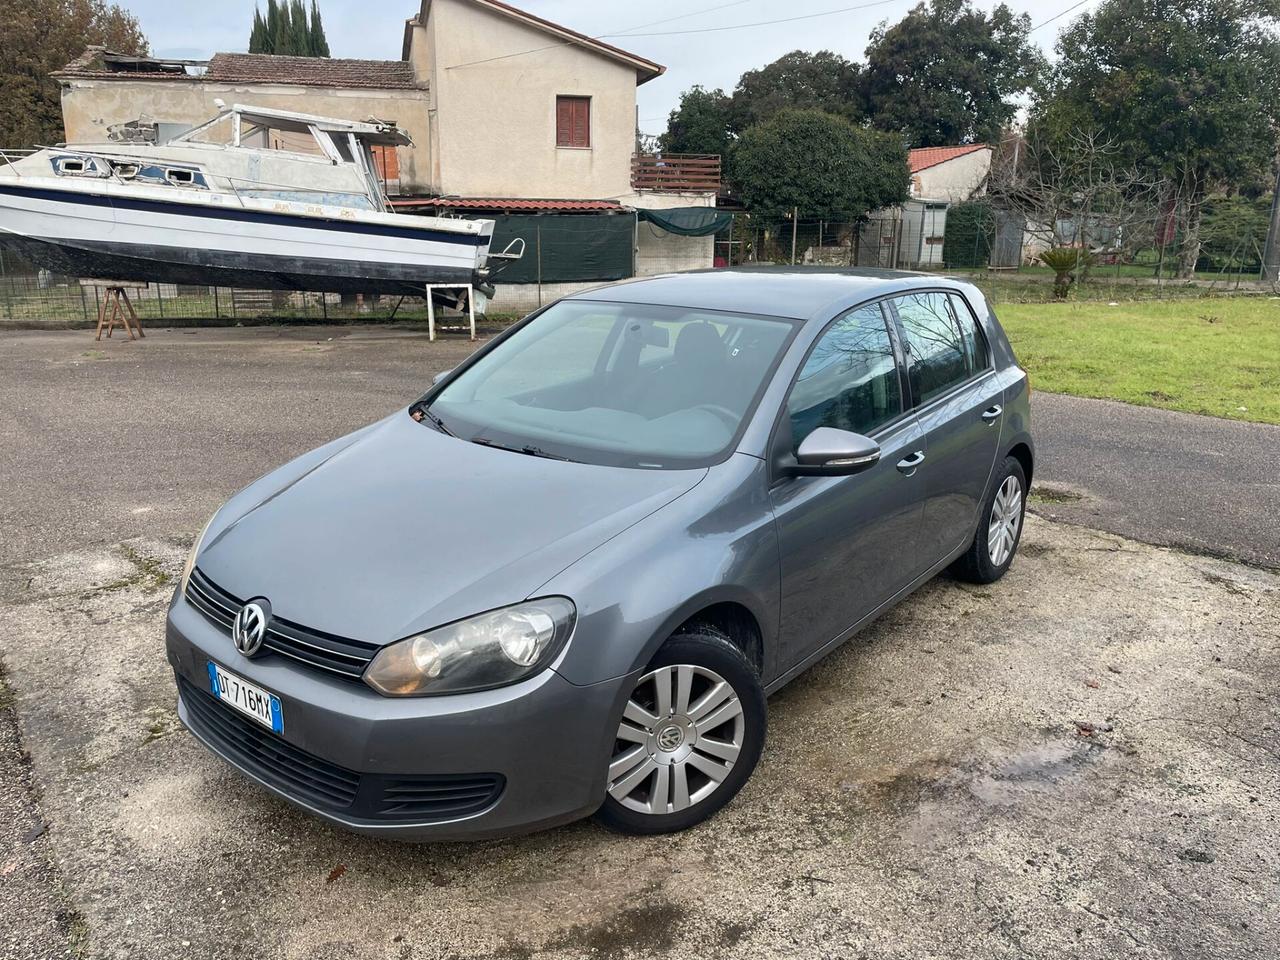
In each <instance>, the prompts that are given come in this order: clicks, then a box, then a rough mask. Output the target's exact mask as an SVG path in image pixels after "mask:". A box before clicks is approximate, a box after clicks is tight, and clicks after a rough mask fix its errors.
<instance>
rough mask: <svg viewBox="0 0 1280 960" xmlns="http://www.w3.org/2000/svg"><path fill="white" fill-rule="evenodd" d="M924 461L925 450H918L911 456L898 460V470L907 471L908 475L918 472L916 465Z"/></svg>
mask: <svg viewBox="0 0 1280 960" xmlns="http://www.w3.org/2000/svg"><path fill="white" fill-rule="evenodd" d="M922 463H924V451H923V450H917V451H916V452H915V453H913V454H912V455H911V456H909V457H906V458H905V459H902V460H899V461H898V471H899V472H900V473H905V474H906V475H907V476H908V477H909V476H911V475H912V474H913V473H915V472H916V467H918V466H920V464H922Z"/></svg>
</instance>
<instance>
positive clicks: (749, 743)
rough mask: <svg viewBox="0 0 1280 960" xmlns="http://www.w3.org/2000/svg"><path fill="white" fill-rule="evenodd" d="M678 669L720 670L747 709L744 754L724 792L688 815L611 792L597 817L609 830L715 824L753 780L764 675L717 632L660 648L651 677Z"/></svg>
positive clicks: (682, 637) (761, 732)
mask: <svg viewBox="0 0 1280 960" xmlns="http://www.w3.org/2000/svg"><path fill="white" fill-rule="evenodd" d="M677 664H692V665H694V666H699V667H706V668H707V669H709V670H714V671H715V672H716V673H718V674H720V676H722V677H723V678H724V679H725V680H726V681H727V682H728V683H729V685H730V686H731V687H733V690H734V692H735V693H736V694H737V695H738V700H739V702H740V703H741V704H742V715H743V720H744V730H743V743H742V751H741V752H740V753H739V754H738V759H737V761H736V762H735V763H734V766H733V769H732V770H731V771H730V772H729V776H727V777H726V778H725V779H724V782H722V783H721V784H720V786H719V788H718V789H716V790H715V791H714V792H713V793H712V794H711V796H709V797H707V798H706V799H704V800H702V801H700V802H699V803H696V804H694V805H693V806H691V807H689V808H688V809H686V810H680V811H678V812H676V813H666V814H647V813H639V812H637V811H635V810H630V809H628V808H627V807H624V806H623V805H622V804H620V803H619V802H618V801H617V800H615V799H613V797H611V796H609V795H608V794H607V793H606V795H605V799H604V803H603V805H602V806H601V807H600V810H599V811H598V812H597V813H596V817H597V819H599V820H600V821H601V822H602V823H604V824H605V825H606V826H608V827H611V828H613V829H615V830H619V831H621V832H623V833H636V834H656V833H673V832H675V831H678V830H685V829H688V828H689V827H692V826H694V825H695V824H698V823H701V822H703V821H704V820H707V819H709V818H710V817H712V816H714V815H715V814H716V813H717V812H718V811H719V810H720V809H722V808H723V807H724V806H725V804H727V803H728V802H729V801H730V800H732V799H733V798H734V797H735V796H737V794H738V791H739V790H741V789H742V786H743V784H745V783H746V782H747V780H748V779H749V778H750V777H751V774H752V772H753V771H754V770H755V768H756V764H757V763H758V762H759V760H760V754H761V752H762V751H763V749H764V741H765V732H766V728H767V725H768V720H767V708H766V705H765V696H764V689H763V687H762V686H761V684H760V675H759V673H758V672H757V671H756V668H755V667H754V666H753V665H752V664H751V662H750V661H749V660H747V658H746V656H745V655H744V654H743V653H742V651H741V650H740V649H739V648H738V647H737V645H736V644H734V643H733V641H732V640H730V639H729V638H728V637H727V636H725V635H724V634H722V633H719V632H716V631H712V630H702V629H699V630H694V631H687V632H684V633H678V634H676V635H674V636H673V637H671V639H670V640H668V641H667V642H666V643H664V644H663V645H662V646H661V647H660V648H659V650H658V652H657V653H656V654H655V655H654V657H653V659H652V660H651V661H650V662H649V665H648V667H647V668H646V669H645V673H648V672H649V671H650V670H656V669H658V668H659V667H670V666H674V665H677ZM629 695H630V691H628V696H629Z"/></svg>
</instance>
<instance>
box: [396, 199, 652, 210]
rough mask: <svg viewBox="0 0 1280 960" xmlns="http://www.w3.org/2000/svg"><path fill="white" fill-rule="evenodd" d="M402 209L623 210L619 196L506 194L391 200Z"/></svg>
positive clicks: (397, 207)
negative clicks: (545, 197) (574, 197)
mask: <svg viewBox="0 0 1280 960" xmlns="http://www.w3.org/2000/svg"><path fill="white" fill-rule="evenodd" d="M391 206H393V207H395V208H396V209H397V210H399V209H413V208H423V207H431V208H435V209H438V210H446V209H447V210H501V211H503V212H504V213H621V212H622V211H623V210H625V209H626V208H625V207H623V206H622V204H620V203H618V201H617V200H525V199H513V198H505V197H422V198H414V199H404V200H392V201H391Z"/></svg>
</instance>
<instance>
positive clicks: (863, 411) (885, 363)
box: [787, 304, 902, 448]
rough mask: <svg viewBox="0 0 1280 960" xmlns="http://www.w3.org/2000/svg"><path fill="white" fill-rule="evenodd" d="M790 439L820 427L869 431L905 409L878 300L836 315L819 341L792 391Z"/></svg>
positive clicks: (796, 444) (796, 439)
mask: <svg viewBox="0 0 1280 960" xmlns="http://www.w3.org/2000/svg"><path fill="white" fill-rule="evenodd" d="M787 413H788V414H789V415H790V417H791V442H792V444H793V445H794V447H795V448H798V447H799V446H800V443H801V441H803V440H804V438H805V437H807V436H808V435H809V434H810V433H812V432H813V431H814V430H816V429H817V428H818V427H835V428H837V429H839V430H849V431H851V432H853V433H862V434H868V433H871V432H873V431H875V430H876V429H877V428H878V427H880V426H882V425H884V424H885V423H888V422H889V421H890V420H892V419H894V418H895V417H897V416H898V415H899V414H900V413H902V390H901V387H900V385H899V380H898V367H897V362H896V361H895V359H894V356H893V342H892V341H891V340H890V339H889V330H888V327H887V326H886V325H885V320H884V314H883V313H882V312H881V310H880V306H879V304H870V305H868V306H865V307H859V308H858V309H857V310H854V311H852V312H850V313H849V314H847V315H845V316H844V317H841V318H840V319H839V320H836V321H835V322H834V323H833V324H831V326H830V327H828V328H827V330H826V332H825V333H823V335H822V337H821V338H820V339H819V340H818V342H817V343H816V344H814V347H813V352H812V353H810V354H809V358H808V359H807V360H806V361H805V364H804V367H803V368H802V369H801V371H800V376H799V377H798V378H797V379H796V382H795V385H794V386H793V387H792V388H791V395H790V396H789V397H787Z"/></svg>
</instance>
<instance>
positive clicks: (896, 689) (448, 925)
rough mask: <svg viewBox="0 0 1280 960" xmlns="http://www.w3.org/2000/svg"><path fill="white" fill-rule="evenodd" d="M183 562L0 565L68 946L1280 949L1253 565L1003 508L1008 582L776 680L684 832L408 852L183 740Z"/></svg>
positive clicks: (1044, 952)
mask: <svg viewBox="0 0 1280 960" xmlns="http://www.w3.org/2000/svg"><path fill="white" fill-rule="evenodd" d="M183 556H184V546H183V545H182V544H179V543H169V542H166V541H162V540H152V539H146V538H138V539H134V540H130V541H128V542H127V543H126V544H124V545H117V546H109V547H102V548H96V549H86V550H80V551H76V552H74V553H69V554H66V555H63V556H55V557H52V558H50V559H48V560H45V561H41V562H39V563H33V564H25V565H21V566H20V567H14V568H11V569H9V570H8V571H6V575H7V576H6V584H7V586H6V593H5V594H4V597H5V603H4V606H3V617H4V621H5V623H6V624H7V629H6V630H5V631H3V632H0V656H3V658H4V661H5V663H6V665H7V667H8V672H9V685H10V690H11V693H10V695H9V696H10V698H11V700H12V703H13V705H14V707H15V709H16V711H17V714H18V716H19V718H20V721H21V729H22V734H23V738H24V741H25V743H26V744H27V746H28V749H29V751H30V753H31V758H32V764H33V766H32V771H33V777H34V781H35V783H36V785H37V787H38V790H39V794H40V798H41V813H42V820H41V821H40V822H41V823H42V824H46V825H47V830H46V832H45V833H44V834H43V835H41V836H39V837H38V838H37V839H36V840H35V841H34V842H33V843H32V844H30V845H28V848H29V849H35V848H37V847H41V846H43V847H45V848H46V849H48V851H49V852H50V856H51V858H52V860H53V863H54V864H55V865H56V867H57V869H58V871H59V873H60V875H61V882H62V885H63V887H64V888H65V890H66V894H67V903H66V904H65V910H64V914H63V919H62V920H61V921H60V922H59V928H60V929H61V930H62V932H63V934H64V936H65V937H68V938H71V939H72V940H73V941H74V943H75V945H76V948H77V949H78V950H80V951H81V952H82V953H83V955H85V956H88V957H95V958H96V957H113V958H114V957H119V958H125V957H128V958H133V957H137V956H144V955H154V956H172V955H182V956H187V957H194V958H204V957H208V958H215V957H216V958H222V957H226V956H233V955H234V956H245V957H259V956H262V957H288V958H299V960H301V958H308V960H310V958H327V957H333V958H338V957H342V958H359V960H363V958H370V960H373V958H378V960H381V958H409V957H412V958H440V960H444V958H450V960H471V958H481V957H485V958H489V957H493V958H508V960H521V958H526V957H528V958H532V957H539V958H541V957H553V958H574V960H579V958H581V960H585V958H596V960H601V958H616V960H624V958H628V960H629V958H642V957H680V958H684V957H693V956H703V957H734V958H739V957H741V958H756V957H760V958H765V957H810V956H822V957H849V958H853V957H865V956H875V957H885V958H904V960H905V958H918V957H925V956H948V957H951V956H966V957H969V956H971V957H984V958H985V957H1004V956H1035V957H1046V958H1049V957H1054V958H1056V957H1062V956H1071V957H1081V958H1107V960H1111V958H1114V957H1118V956H1126V957H1128V956H1142V957H1146V956H1150V957H1158V956H1214V957H1241V958H1245V957H1270V956H1275V955H1277V951H1276V950H1275V949H1274V947H1275V946H1276V944H1277V943H1280V916H1278V915H1277V912H1276V911H1275V909H1274V893H1275V890H1276V889H1277V888H1280V857H1278V856H1277V854H1276V851H1277V850H1278V849H1280V702H1278V701H1277V699H1276V696H1275V691H1276V690H1277V689H1280V577H1276V576H1275V575H1272V574H1268V573H1264V572H1261V571H1258V570H1254V569H1250V568H1248V567H1243V566H1238V565H1234V564H1230V563H1225V562H1222V561H1218V560H1213V559H1208V558H1204V557H1200V556H1187V555H1184V554H1179V553H1176V552H1174V551H1171V550H1164V549H1159V548H1153V547H1146V546H1142V545H1139V544H1134V543H1131V542H1129V541H1125V540H1122V539H1120V538H1118V537H1114V536H1110V535H1102V534H1096V533H1093V532H1091V531H1088V530H1084V529H1082V528H1078V527H1072V526H1067V525H1059V524H1052V523H1048V522H1046V521H1044V520H1042V519H1040V518H1037V517H1034V516H1033V517H1030V518H1029V519H1028V521H1027V527H1026V531H1025V534H1024V540H1023V547H1022V553H1021V554H1020V555H1019V558H1018V560H1017V562H1016V563H1015V565H1014V567H1013V570H1012V572H1011V573H1010V575H1009V576H1008V577H1007V578H1006V579H1005V580H1003V581H1002V582H1000V583H998V584H994V585H991V586H987V587H973V586H969V585H962V584H959V583H957V582H955V581H952V580H949V579H947V578H945V577H944V578H940V579H938V580H936V581H934V582H933V583H931V584H929V585H927V586H926V587H925V588H923V589H922V590H921V591H919V593H917V595H916V596H914V597H912V598H911V599H909V600H908V601H907V602H905V603H903V604H902V605H900V606H899V607H897V608H896V609H894V610H893V611H891V612H889V613H888V614H887V615H885V616H884V617H882V618H881V620H880V621H879V622H878V623H877V624H876V625H874V626H873V627H871V628H870V629H869V630H867V631H866V632H864V633H863V634H861V635H860V636H858V637H857V638H855V639H854V640H853V641H851V642H850V643H849V644H847V645H846V646H845V647H844V648H842V649H841V650H840V651H838V652H837V653H835V654H834V655H832V656H831V657H829V658H828V659H826V660H825V661H823V662H822V663H821V664H819V665H818V666H816V667H815V668H814V669H812V670H810V671H808V672H807V673H806V674H804V675H803V676H802V677H800V678H799V679H798V680H796V681H795V682H794V683H793V684H791V685H790V686H788V687H787V688H786V689H785V690H783V691H781V692H780V693H779V694H778V695H776V696H775V697H773V698H772V699H771V701H770V708H769V720H770V731H769V742H768V745H767V747H766V752H765V756H764V759H763V761H762V763H761V766H760V768H759V770H758V771H757V773H756V775H755V777H754V778H753V779H752V781H751V782H750V783H749V784H748V785H747V787H746V788H745V790H744V791H743V793H742V794H741V795H740V797H739V798H738V799H737V800H736V801H735V802H734V803H733V804H732V805H731V806H730V807H728V808H727V809H726V810H725V811H723V812H722V813H721V815H720V816H718V817H717V818H716V819H715V820H714V821H712V822H711V823H709V824H707V825H705V826H703V827H701V828H698V829H695V830H692V831H689V832H687V833H684V834H680V835H675V836H670V837H657V838H626V837H620V836H617V835H614V834H611V833H608V832H607V831H605V830H603V829H602V828H600V827H598V826H597V825H595V824H593V823H591V822H589V821H588V822H584V823H579V824H574V825H571V826H569V827H565V828H562V829H559V830H554V831H550V832H547V833H542V834H537V835H534V836H530V837H524V838H516V839H511V840H501V841H486V842H483V843H474V844H456V845H432V844H427V845H407V844H399V843H393V842H389V841H379V840H373V839H368V838H364V837H357V836H353V835H349V834H346V833H344V832H341V831H339V830H336V829H333V828H331V827H328V826H325V825H324V824H322V823H319V822H317V821H315V820H314V819H311V818H309V817H307V816H305V815H303V814H301V813H299V812H297V811H295V810H294V809H292V808H291V807H289V806H287V805H286V804H284V803H282V802H280V801H277V800H275V799H274V798H272V797H270V796H268V795H267V794H265V793H264V792H263V791H261V790H260V789H258V788H257V787H254V786H253V785H251V784H249V783H248V782H246V781H245V780H244V779H243V778H241V777H240V776H238V775H237V774H235V773H234V772H233V771H231V770H230V768H229V767H227V765H226V764H225V763H223V762H222V761H220V760H218V759H217V758H215V757H212V756H210V755H209V754H208V753H206V752H205V751H204V750H203V749H202V748H200V747H199V746H198V745H197V744H196V743H195V742H194V741H193V740H192V738H191V737H190V736H189V735H188V734H187V733H186V732H185V731H184V730H183V729H182V728H181V725H180V724H179V723H178V721H177V717H176V714H175V713H174V709H173V699H174V691H173V683H172V677H171V675H170V673H169V671H168V666H167V664H166V662H165V659H164V653H163V639H162V636H163V634H162V630H163V620H164V610H165V606H166V604H167V601H168V596H169V592H170V590H171V589H172V578H173V577H175V576H176V575H177V572H178V570H179V568H180V566H181V563H182V559H183ZM33 825H34V824H27V825H26V826H24V828H23V831H22V832H24V833H25V832H26V831H27V830H29V829H30V828H31V827H32V826H33ZM19 839H20V838H19ZM0 946H3V940H2V939H0ZM0 953H3V951H0Z"/></svg>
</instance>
